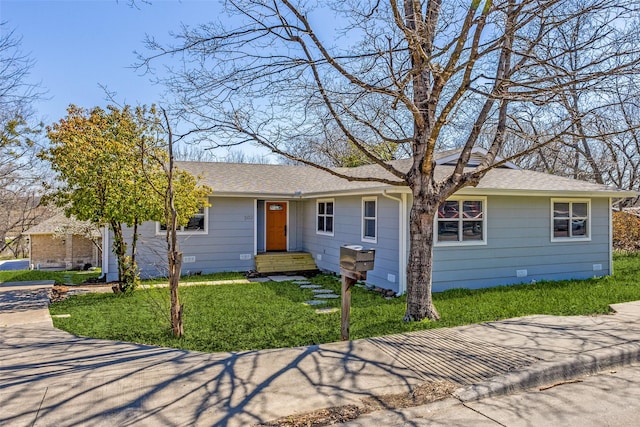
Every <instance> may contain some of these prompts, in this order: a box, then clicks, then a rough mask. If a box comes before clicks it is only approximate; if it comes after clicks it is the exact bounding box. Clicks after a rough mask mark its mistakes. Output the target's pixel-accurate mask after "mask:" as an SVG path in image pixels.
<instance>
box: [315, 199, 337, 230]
mask: <svg viewBox="0 0 640 427" xmlns="http://www.w3.org/2000/svg"><path fill="white" fill-rule="evenodd" d="M333 205H334V201H333V200H318V204H317V210H316V217H317V227H316V232H317V233H318V234H326V235H329V236H333Z"/></svg>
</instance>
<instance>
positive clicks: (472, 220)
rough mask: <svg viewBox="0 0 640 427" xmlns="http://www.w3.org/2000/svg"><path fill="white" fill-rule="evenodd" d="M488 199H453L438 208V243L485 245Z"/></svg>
mask: <svg viewBox="0 0 640 427" xmlns="http://www.w3.org/2000/svg"><path fill="white" fill-rule="evenodd" d="M486 209H487V199H486V198H484V197H480V198H468V197H467V198H457V197H456V198H451V199H448V200H446V201H445V202H444V203H442V204H441V205H440V207H438V214H437V218H436V228H437V233H436V243H438V244H470V245H473V244H476V245H477V244H485V243H486V242H487V240H486V239H487V233H486V213H485V212H486Z"/></svg>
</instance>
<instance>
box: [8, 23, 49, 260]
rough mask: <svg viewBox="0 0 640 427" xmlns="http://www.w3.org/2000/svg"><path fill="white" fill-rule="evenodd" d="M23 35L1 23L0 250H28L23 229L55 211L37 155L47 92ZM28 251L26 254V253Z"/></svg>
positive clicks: (18, 251) (16, 251)
mask: <svg viewBox="0 0 640 427" xmlns="http://www.w3.org/2000/svg"><path fill="white" fill-rule="evenodd" d="M20 45H21V38H20V37H19V36H18V35H17V34H15V32H14V31H13V30H12V29H10V28H9V27H8V24H7V23H6V22H1V23H0V252H2V251H4V250H6V249H8V250H10V251H11V252H12V253H13V255H14V256H18V254H19V253H20V252H24V251H23V250H22V248H24V246H25V245H24V242H25V239H26V236H25V234H24V232H25V231H26V230H28V229H29V228H31V227H33V226H34V225H36V224H37V223H38V222H40V221H41V220H43V219H46V218H48V217H49V216H51V215H52V212H51V211H50V210H48V209H46V208H43V207H41V205H40V201H41V197H40V196H41V195H42V189H41V187H40V183H41V182H42V181H43V180H44V179H46V176H45V175H46V168H43V167H42V164H41V163H40V162H38V160H37V159H36V157H35V152H36V151H37V142H38V140H39V138H40V134H41V130H42V125H41V124H39V123H35V124H33V123H32V122H33V121H34V120H33V117H34V113H33V108H32V106H33V103H34V102H35V101H36V100H38V99H40V97H41V96H42V95H43V91H42V90H41V88H40V87H39V86H38V85H37V84H33V83H31V82H30V81H29V77H30V76H29V73H30V71H31V68H32V67H33V60H32V59H31V58H30V57H29V56H28V55H25V54H23V53H22V51H21V49H20ZM22 255H24V253H23V254H22Z"/></svg>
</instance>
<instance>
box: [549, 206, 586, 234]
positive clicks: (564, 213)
mask: <svg viewBox="0 0 640 427" xmlns="http://www.w3.org/2000/svg"><path fill="white" fill-rule="evenodd" d="M590 210H591V204H590V202H589V200H588V199H551V222H552V224H551V230H552V231H551V241H566V240H589V239H590V238H591V233H590V229H591V224H590V222H589V217H590V213H591V212H590Z"/></svg>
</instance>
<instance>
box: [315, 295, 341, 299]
mask: <svg viewBox="0 0 640 427" xmlns="http://www.w3.org/2000/svg"><path fill="white" fill-rule="evenodd" d="M315 297H316V298H318V299H335V298H340V295H336V294H316V295H315Z"/></svg>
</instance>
